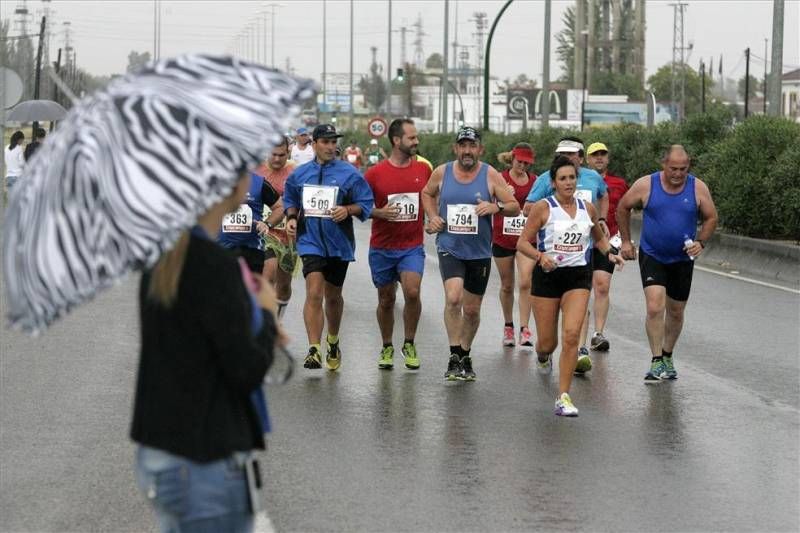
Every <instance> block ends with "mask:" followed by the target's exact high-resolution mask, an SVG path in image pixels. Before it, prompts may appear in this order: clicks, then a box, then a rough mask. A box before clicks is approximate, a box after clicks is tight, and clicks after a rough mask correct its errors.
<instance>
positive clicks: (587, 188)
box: [524, 137, 609, 373]
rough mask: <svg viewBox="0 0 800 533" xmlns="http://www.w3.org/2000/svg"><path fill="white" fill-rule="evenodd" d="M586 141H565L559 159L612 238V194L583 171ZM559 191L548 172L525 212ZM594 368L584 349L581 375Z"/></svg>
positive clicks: (577, 193) (597, 177) (535, 187)
mask: <svg viewBox="0 0 800 533" xmlns="http://www.w3.org/2000/svg"><path fill="white" fill-rule="evenodd" d="M583 154H584V151H583V141H582V140H581V139H579V138H578V137H564V138H562V139H561V141H559V143H558V146H557V147H556V159H557V158H558V157H559V156H564V157H566V158H567V159H569V160H570V161H572V164H573V165H575V168H576V172H577V173H578V183H577V187H576V189H575V193H574V194H575V198H577V199H579V200H583V201H584V202H589V203H592V204H594V206H595V208H596V209H597V212H598V213H599V217H600V218H599V219H598V220H599V224H600V227H601V229H602V230H603V233H605V235H606V237H608V236H609V235H608V228H607V227H606V223H605V220H606V218H607V217H608V193H607V188H606V184H605V182H604V181H603V178H602V176H600V174H598V173H597V172H595V171H594V170H591V169H588V168H586V167H582V166H581V164H582V163H583ZM554 192H555V190H554V189H553V186H552V179H551V177H550V173H549V172H545V173H544V174H542V175H541V176H539V177H538V178H536V182H535V183H534V184H533V188H532V189H531V192H530V194H528V198H527V200H526V203H525V208H524V211H525V212H528V211H529V210H530V208H531V206H532V205H533V203H534V202H538V201H539V200H542V199H544V198H547V197H548V196H552V195H553V193H554ZM591 367H592V359H591V358H590V357H589V349H588V348H587V347H586V346H581V347H580V357H579V358H578V367H577V372H579V373H582V372H586V371H588V369H590V368H591Z"/></svg>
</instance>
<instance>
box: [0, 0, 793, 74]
mask: <svg viewBox="0 0 800 533" xmlns="http://www.w3.org/2000/svg"><path fill="white" fill-rule="evenodd" d="M671 1H674V0H647V35H646V69H647V75H648V76H649V75H651V74H652V73H654V72H655V71H656V70H657V69H658V68H659V67H660V66H661V65H664V64H665V63H667V62H669V61H671V59H672V30H673V28H672V20H673V8H672V7H671V6H670V5H669V3H670V2H671ZM20 3H22V2H21V0H5V1H3V2H2V4H1V7H0V13H2V17H3V19H13V11H14V9H15V7H17V5H18V4H20ZM503 3H504V2H503V1H502V0H481V1H473V0H451V1H450V15H451V23H450V38H449V41H450V42H452V41H453V38H454V35H455V36H456V37H457V39H458V41H459V42H460V43H464V44H474V42H475V38H474V36H473V34H474V32H475V25H474V22H471V21H470V19H472V18H473V13H474V12H476V11H484V12H486V14H487V15H488V21H489V25H491V23H492V22H493V20H494V17H495V16H496V14H497V13H498V12H499V10H500V8H501V7H502V5H503ZM27 4H28V9H29V10H31V11H32V12H37V11H39V10H40V9H41V7H42V2H41V1H40V0H28V2H27ZM265 4H266V2H260V1H259V2H256V1H224V2H223V1H212V0H191V1H190V0H162V4H161V5H162V28H161V36H162V37H161V48H162V54H161V55H162V57H163V56H167V55H175V54H180V53H184V52H200V51H202V52H214V53H224V52H226V51H232V50H233V48H232V45H233V42H234V36H235V35H236V34H237V33H239V32H241V31H242V30H243V28H244V27H245V26H246V25H247V24H248V23H250V22H251V21H253V20H258V21H263V17H262V15H261V14H260V13H262V12H264V10H265V8H264V6H265ZM572 4H573V2H572V1H570V0H553V16H552V32H553V36H554V37H555V34H556V33H557V32H558V31H560V30H561V29H562V24H561V18H562V15H563V13H564V10H565V9H566V8H567V7H568V6H569V5H572ZM688 4H689V6H688V8H687V10H686V29H685V35H686V40H687V44H688V43H692V44H693V49H692V51H691V55H690V56H689V60H688V63H689V64H690V65H691V66H692V67H694V68H697V67H698V63H699V61H700V59H701V58H702V59H705V60H706V62H708V61H709V60H710V59H711V58H712V57H714V68H715V70H716V69H717V66H718V62H719V56H720V54H722V55H723V56H724V71H725V75H726V76H728V77H732V78H740V77H741V76H743V75H744V69H745V63H744V49H745V48H746V47H748V46H749V47H751V48H752V54H753V56H754V57H753V61H752V63H751V72H752V73H753V74H755V75H756V76H758V77H760V76H762V75H763V71H764V63H763V61H762V60H761V58H762V57H763V56H764V39H765V38H768V39H770V40H771V39H772V9H773V2H772V0H688ZM50 5H51V6H52V9H53V11H54V17H53V20H54V21H55V23H56V31H57V34H56V36H55V38H54V41H53V43H52V44H51V46H53V47H54V48H56V47H58V46H63V38H64V31H63V25H62V23H63V22H64V21H70V23H71V27H72V39H73V46H74V47H75V51H76V54H77V62H78V64H79V66H81V67H82V68H84V69H86V70H88V71H89V72H91V73H93V74H112V73H120V72H123V71H124V70H125V66H126V65H127V56H128V53H129V52H130V51H131V50H136V51H140V52H145V51H152V48H153V18H154V9H153V6H154V2H153V0H141V1H128V0H105V1H104V0H92V1H78V0H53V1H52V2H51V4H50ZM354 5H355V30H354V33H355V38H354V64H355V66H354V70H355V72H367V71H368V69H369V64H370V61H371V53H370V47H371V46H377V47H378V61H379V62H380V63H383V64H384V65H385V63H386V53H387V40H388V39H387V26H388V9H387V6H388V2H387V1H385V0H363V1H356V2H355V3H354ZM322 6H323V2H322V0H306V1H300V0H283V2H282V3H281V7H278V8H277V11H276V12H277V16H276V25H275V27H276V32H275V35H276V37H275V38H276V46H275V49H276V51H275V57H276V64H277V66H278V67H279V68H283V67H284V66H285V64H286V57H287V56H289V57H290V58H291V64H292V66H293V67H294V68H295V69H296V72H297V74H300V75H303V76H308V77H313V78H315V79H317V80H319V79H320V75H321V72H322V52H321V51H322V46H323V41H322V26H323V24H322V19H323V17H322ZM349 6H350V2H349V1H347V0H328V1H327V15H328V16H327V19H328V24H327V28H328V31H327V33H328V35H327V51H328V53H327V70H328V72H347V71H348V69H349V20H350V18H349V17H350V11H349ZM419 14H422V16H423V18H422V22H423V30H424V32H425V33H426V34H427V35H426V36H425V37H424V42H423V51H424V55H425V57H427V56H429V55H430V54H432V53H434V52H440V53H441V51H442V47H443V38H444V22H443V21H444V0H427V1H412V0H394V2H393V24H392V25H393V28H395V29H398V28H399V27H401V26H403V25H406V26H408V27H409V33H408V36H407V40H408V43H407V54H408V60H409V61H411V60H413V58H414V45H413V41H414V35H413V28H411V25H412V24H413V23H414V22H415V21H416V20H417V17H418V16H419ZM39 16H40V13H39ZM543 16H544V2H543V0H517V1H515V2H514V3H513V4H511V6H510V7H509V8H508V9H507V10H506V13H505V15H504V16H503V19H502V20H501V21H500V23H499V25H498V28H497V31H496V34H495V37H494V42H493V45H492V67H491V70H492V75H493V76H494V75H496V76H498V77H499V78H501V79H502V78H506V77H512V78H513V77H516V76H517V75H518V74H520V73H524V74H526V75H527V76H528V77H531V78H536V79H540V76H541V70H542V65H541V64H542V49H543V39H542V36H541V34H542V31H543V22H542V17H543ZM267 25H268V28H269V26H270V22H267ZM33 26H34V25H33V24H32V25H31V27H30V28H29V31H31V32H32V31H33ZM36 26H37V27H38V24H36ZM784 28H785V31H784V56H783V63H784V71H786V70H790V69H791V68H800V42H799V41H798V28H800V0H786V3H785V25H784ZM487 31H488V30H487ZM11 33H12V35H13V34H15V33H16V27H15V25H14V24H13V23H12V31H11ZM392 43H393V44H392V52H393V54H392V55H393V59H392V66H393V68H395V67H397V66H398V65H399V62H400V54H401V50H400V48H401V46H400V35H399V33H394V34H393V41H392ZM555 47H556V44H555V39H554V40H553V44H552V49H553V50H555ZM450 50H451V51H452V47H451V48H450ZM770 50H771V49H770ZM470 53H471V54H473V57H474V54H475V48H472V49H470ZM268 55H270V56H271V51H268ZM770 56H771V51H770V52H769V55H768V57H770ZM559 75H560V65H559V64H558V63H557V61H556V59H555V57H553V59H552V61H551V78H552V79H554V78H557V77H558V76H559Z"/></svg>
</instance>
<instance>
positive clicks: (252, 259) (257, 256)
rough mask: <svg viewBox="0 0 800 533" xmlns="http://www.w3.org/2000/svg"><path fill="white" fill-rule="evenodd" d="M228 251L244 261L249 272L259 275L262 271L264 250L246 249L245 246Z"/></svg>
mask: <svg viewBox="0 0 800 533" xmlns="http://www.w3.org/2000/svg"><path fill="white" fill-rule="evenodd" d="M230 250H231V251H232V252H233V253H235V254H236V255H237V256H238V257H241V258H242V259H244V260H245V262H246V263H247V266H248V267H250V271H251V272H255V273H256V274H261V272H262V271H263V270H264V250H259V249H257V248H248V247H247V246H236V247H234V248H231V249H230Z"/></svg>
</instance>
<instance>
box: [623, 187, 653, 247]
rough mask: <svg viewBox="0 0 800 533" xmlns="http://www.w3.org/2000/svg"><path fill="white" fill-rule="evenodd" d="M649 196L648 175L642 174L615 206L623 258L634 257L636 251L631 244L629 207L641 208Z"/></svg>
mask: <svg viewBox="0 0 800 533" xmlns="http://www.w3.org/2000/svg"><path fill="white" fill-rule="evenodd" d="M649 196H650V176H644V177H642V178H639V179H638V180H636V182H635V183H634V184H633V185H632V186H631V188H630V189H628V192H626V193H625V195H624V196H623V197H622V199H620V201H619V205H618V206H617V225H618V226H619V235H620V237H621V238H622V247H621V251H622V257H624V258H625V259H635V258H636V252H635V251H634V250H633V245H632V244H631V209H634V208H637V209H642V208H643V207H644V205H645V202H646V201H647V198H648V197H649Z"/></svg>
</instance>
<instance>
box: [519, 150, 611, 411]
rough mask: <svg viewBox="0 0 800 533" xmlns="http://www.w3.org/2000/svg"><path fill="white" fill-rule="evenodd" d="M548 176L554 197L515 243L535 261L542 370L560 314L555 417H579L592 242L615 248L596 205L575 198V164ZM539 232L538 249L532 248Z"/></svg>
mask: <svg viewBox="0 0 800 533" xmlns="http://www.w3.org/2000/svg"><path fill="white" fill-rule="evenodd" d="M550 176H551V179H552V185H553V189H554V190H555V194H554V195H553V196H550V197H549V198H545V199H544V200H539V201H538V202H536V203H535V204H534V205H533V208H532V209H531V212H530V215H529V216H528V220H527V222H526V223H525V228H524V229H523V230H522V235H520V238H519V240H518V241H517V251H519V252H521V253H522V254H524V255H526V256H528V257H530V258H531V259H533V260H534V261H536V262H537V264H536V267H535V268H534V271H533V280H532V282H533V285H532V288H531V294H532V295H533V316H534V319H535V321H536V333H537V335H536V337H537V338H536V354H537V356H538V360H539V363H538V365H539V369H540V371H543V372H550V371H551V369H552V364H551V362H550V357H551V355H552V353H553V352H554V351H555V349H556V346H558V312H559V309H560V310H561V312H562V315H563V317H562V321H561V322H562V325H561V354H560V356H559V377H558V398H557V399H556V405H555V414H556V415H559V416H578V409H577V408H576V407H575V406H574V405H573V403H572V400H571V399H570V397H569V388H570V385H571V384H572V374H573V372H575V369H576V364H577V362H578V345H579V344H580V342H579V337H580V331H581V324H582V322H583V317H584V315H585V314H586V309H587V307H588V305H589V290H590V289H591V287H592V266H591V264H592V263H591V253H592V238H594V239H595V240H597V243H598V244H597V249H598V250H604V251H605V253H606V254H607V253H608V252H609V251H610V250H611V245H610V244H609V243H608V239H607V238H606V236H605V235H604V234H603V231H602V229H600V226H598V225H597V211H596V210H595V208H594V206H593V205H592V204H591V203H588V202H584V201H583V200H580V199H578V198H575V196H574V195H575V188H576V184H577V174H576V169H575V166H574V165H573V163H572V162H571V161H570V160H569V159H567V158H566V157H564V156H557V157H556V159H555V160H554V161H553V165H552V166H551V167H550ZM537 234H538V238H539V246H538V250H537V249H536V248H534V246H533V245H532V244H531V240H532V239H533V237H534V236H536V235H537ZM609 260H611V262H613V263H615V264H617V265H620V266H621V265H622V264H623V263H624V261H623V260H622V259H621V258H620V257H619V256H617V255H610V256H609ZM587 370H588V369H587Z"/></svg>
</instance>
